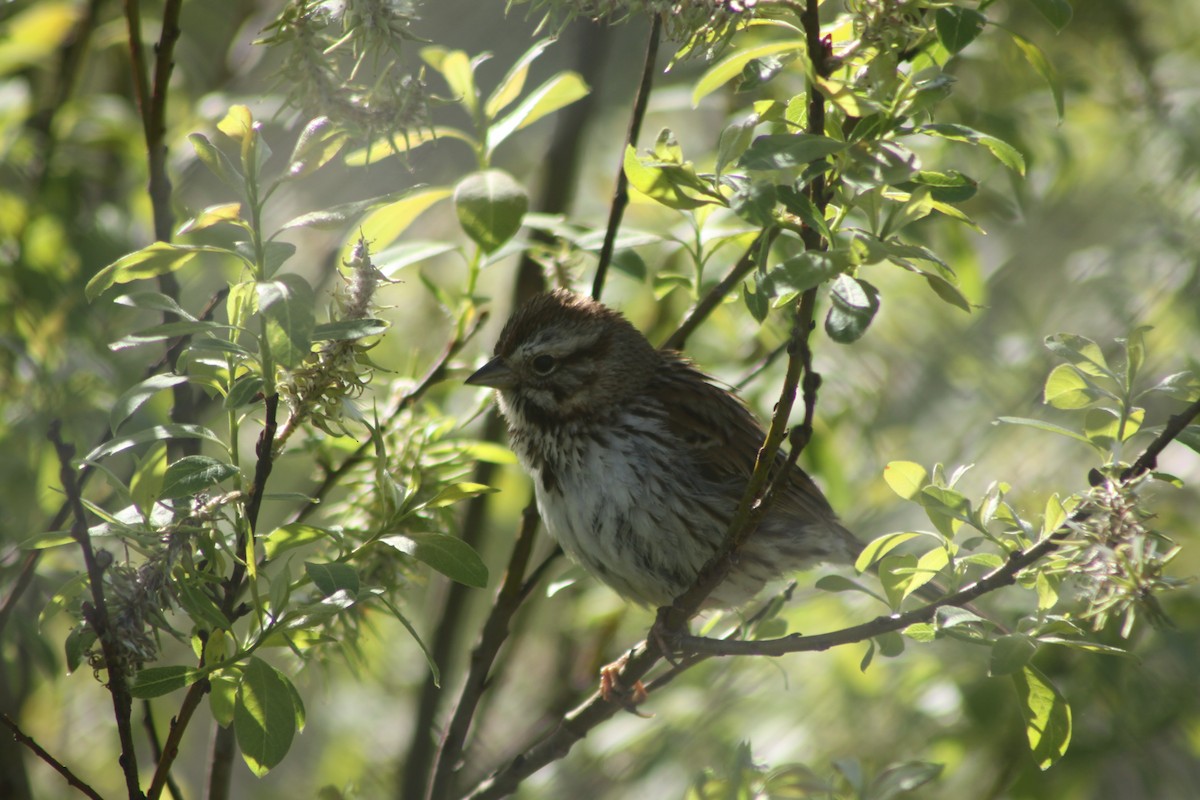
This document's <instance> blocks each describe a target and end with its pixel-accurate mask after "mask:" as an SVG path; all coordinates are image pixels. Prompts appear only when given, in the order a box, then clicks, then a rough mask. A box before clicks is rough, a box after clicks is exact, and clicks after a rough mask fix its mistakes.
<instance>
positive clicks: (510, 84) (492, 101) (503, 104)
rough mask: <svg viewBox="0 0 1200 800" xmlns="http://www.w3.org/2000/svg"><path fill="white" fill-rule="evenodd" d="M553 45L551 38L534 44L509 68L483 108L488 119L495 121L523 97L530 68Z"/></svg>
mask: <svg viewBox="0 0 1200 800" xmlns="http://www.w3.org/2000/svg"><path fill="white" fill-rule="evenodd" d="M553 43H554V39H551V38H546V39H540V40H538V41H536V42H534V43H533V46H532V47H530V48H529V49H528V50H526V51H525V52H524V53H522V54H521V57H520V58H518V59H517V60H516V62H515V63H514V64H513V65H512V66H511V67H509V70H508V72H507V73H505V75H504V77H503V78H502V79H501V80H500V83H499V84H497V85H496V88H495V90H493V91H492V93H491V95H490V96H489V97H488V99H487V102H486V103H485V104H484V106H483V113H484V115H485V116H486V117H487V118H488V119H495V118H496V115H497V114H499V113H500V112H501V111H503V110H504V109H506V108H508V107H509V105H511V104H512V103H513V101H515V100H516V99H517V98H518V97H520V96H521V91H522V90H523V89H524V88H525V81H526V79H528V77H529V66H530V65H531V64H532V63H533V62H534V60H536V59H537V57H538V56H540V55H541V54H542V53H543V52H544V51H545V50H546V48H547V47H549V46H550V45H551V44H553Z"/></svg>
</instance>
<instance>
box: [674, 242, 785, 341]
mask: <svg viewBox="0 0 1200 800" xmlns="http://www.w3.org/2000/svg"><path fill="white" fill-rule="evenodd" d="M778 235H779V228H777V227H774V226H773V227H771V228H768V229H767V230H765V231H763V232H762V233H760V234H759V235H758V236H756V237H755V238H754V241H753V242H751V243H750V246H749V247H747V248H746V252H745V253H742V257H741V258H739V259H738V262H737V263H736V264H734V265H733V269H731V270H729V274H728V275H726V276H725V277H724V278H722V279H721V281H720V282H719V283H718V284H717V285H716V286H714V287H712V288H711V289H709V290H708V294H706V295H704V297H702V298H700V302H698V303H696V305H695V307H694V308H692V310H691V312H689V313H688V315H687V319H685V320H684V321H683V323H682V324H680V326H679V327H678V328H677V329H676V330H675V332H674V333H672V334H671V335H670V336H669V337H668V338H667V340H666V341H665V342H663V343H662V349H664V350H682V349H683V346H684V344H686V343H687V340H688V337H689V336H691V335H692V334H693V333H694V332H695V330H696V328H699V327H700V323H702V322H704V320H706V319H708V315H709V314H711V313H712V312H713V310H714V309H715V308H716V307H717V306H719V305H721V303H722V302H724V300H725V298H726V296H727V295H728V294H729V293H730V292H732V291H733V290H734V289H735V288H736V287H737V285H738V284H739V283H741V282H742V278H745V277H746V276H747V275H749V274H750V271H751V270H753V269H754V267H755V266H756V265H757V264H758V259H757V258H756V257H755V256H757V255H758V254H759V253H760V252H763V253H765V252H766V251H767V250H769V249H770V247H771V244H772V243H773V242H774V241H775V237H777V236H778Z"/></svg>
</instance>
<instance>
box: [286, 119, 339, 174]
mask: <svg viewBox="0 0 1200 800" xmlns="http://www.w3.org/2000/svg"><path fill="white" fill-rule="evenodd" d="M347 138H348V137H347V136H346V134H345V132H344V131H342V130H341V128H339V127H338V126H337V125H336V124H335V123H334V122H333V120H331V119H330V118H329V117H317V118H316V119H314V120H312V121H311V122H309V123H308V124H307V125H305V126H304V130H303V131H301V132H300V138H299V139H297V140H296V146H295V147H294V148H292V156H291V158H289V159H288V166H287V177H289V178H303V177H304V176H305V175H310V174H312V173H314V172H316V171H317V170H318V169H320V168H321V167H323V166H325V165H326V164H328V163H329V162H330V161H331V160H332V159H333V157H334V156H336V155H337V154H338V152H339V151H341V149H342V145H344V144H345V143H346V139H347Z"/></svg>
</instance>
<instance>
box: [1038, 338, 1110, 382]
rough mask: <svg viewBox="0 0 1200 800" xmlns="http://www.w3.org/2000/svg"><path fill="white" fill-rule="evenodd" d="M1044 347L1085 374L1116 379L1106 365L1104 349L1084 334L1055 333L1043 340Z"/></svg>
mask: <svg viewBox="0 0 1200 800" xmlns="http://www.w3.org/2000/svg"><path fill="white" fill-rule="evenodd" d="M1044 342H1045V345H1046V349H1047V350H1049V351H1050V352H1051V353H1054V355H1056V356H1058V357H1059V358H1061V359H1063V360H1064V361H1069V362H1071V364H1073V365H1075V366H1076V367H1078V368H1079V369H1080V370H1082V371H1083V372H1084V373H1085V374H1087V375H1091V376H1093V377H1096V378H1105V377H1107V378H1112V379H1113V380H1116V376H1115V375H1114V374H1113V371H1112V370H1111V369H1109V367H1108V361H1107V360H1106V359H1105V358H1104V351H1103V350H1101V349H1100V345H1098V344H1096V343H1095V342H1094V341H1092V340H1091V339H1089V338H1087V337H1086V336H1078V335H1076V334H1074V333H1055V334H1053V335H1051V336H1047V337H1046V338H1045V340H1044Z"/></svg>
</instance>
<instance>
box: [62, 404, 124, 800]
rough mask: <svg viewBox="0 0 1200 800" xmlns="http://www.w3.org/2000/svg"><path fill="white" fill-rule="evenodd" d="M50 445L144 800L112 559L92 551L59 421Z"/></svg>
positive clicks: (92, 620) (87, 607)
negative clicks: (110, 597)
mask: <svg viewBox="0 0 1200 800" xmlns="http://www.w3.org/2000/svg"><path fill="white" fill-rule="evenodd" d="M50 441H51V442H52V443H53V444H54V450H55V452H56V453H57V454H58V461H59V480H60V481H61V482H62V487H63V494H65V495H66V498H67V502H68V503H69V504H70V507H71V515H72V517H73V519H72V520H71V536H72V538H74V539H75V541H76V542H77V543H78V544H79V549H80V550H81V551H83V562H84V565H85V566H86V567H87V574H88V583H89V584H90V585H91V590H92V601H91V602H90V603H87V602H85V603H84V604H83V616H84V619H86V620H87V622H88V624H89V625H91V627H92V630H94V631H95V632H96V639H97V640H98V641H99V642H100V650H101V652H102V653H103V655H104V662H105V663H104V666H105V668H106V669H107V670H108V690H109V693H110V694H111V695H112V701H113V715H114V717H115V718H116V722H117V735H118V738H119V739H120V742H121V755H120V757H119V759H118V760H119V761H120V763H121V769H122V771H123V772H124V774H125V785H126V788H127V789H128V790H129V797H130V800H140V798H142V797H143V795H142V789H141V785H140V784H139V782H138V769H137V753H136V751H135V750H134V747H133V725H132V723H131V717H132V712H133V696H132V695H131V694H130V693H129V685H128V683H127V676H126V674H125V663H126V660H125V657H124V656H123V655H122V654H121V652H120V646H119V643H118V642H117V641H116V640H115V639H114V637H113V631H112V624H111V620H110V618H109V616H108V604H107V603H106V602H105V599H104V567H105V566H106V565H107V561H111V560H112V556H111V555H109V554H108V553H105V556H107V559H106V563H104V564H102V563H101V559H100V558H98V557H97V554H96V551H95V550H94V549H93V548H92V537H91V534H89V533H88V526H87V515H86V512H85V511H84V508H83V498H82V497H81V496H80V494H79V485H78V484H77V483H76V481H75V468H74V467H73V466H72V465H71V459H72V458H74V456H75V448H74V447H72V446H71V445H69V444H66V443H65V442H64V441H63V440H62V436H61V426H60V423H59V422H58V421H57V420H56V421H55V422H54V423H52V424H51V426H50Z"/></svg>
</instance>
